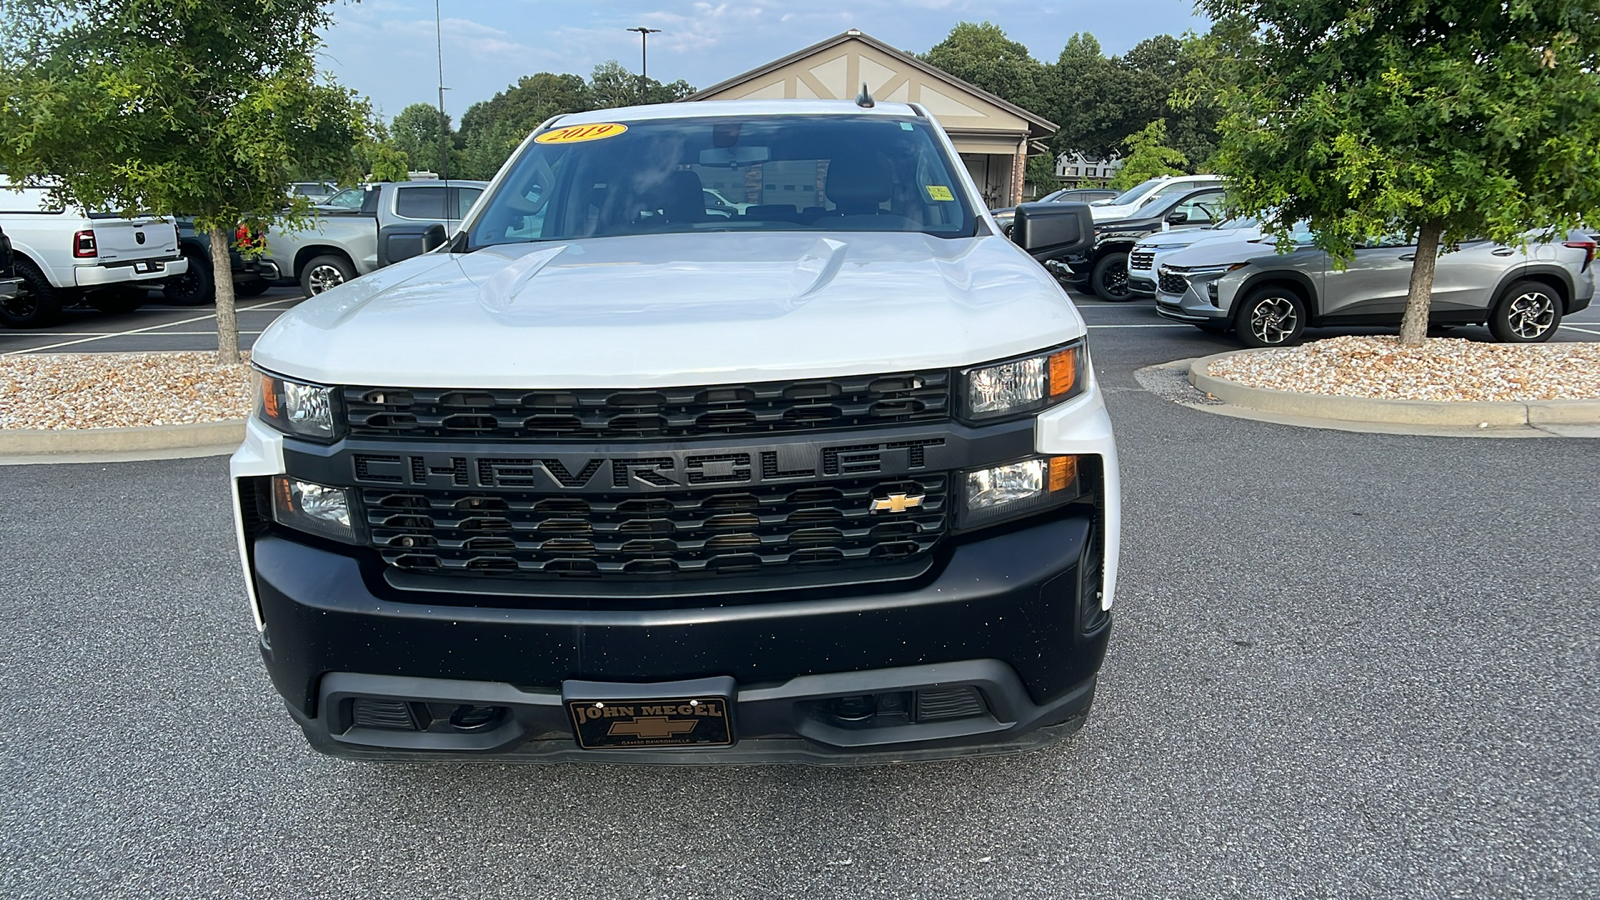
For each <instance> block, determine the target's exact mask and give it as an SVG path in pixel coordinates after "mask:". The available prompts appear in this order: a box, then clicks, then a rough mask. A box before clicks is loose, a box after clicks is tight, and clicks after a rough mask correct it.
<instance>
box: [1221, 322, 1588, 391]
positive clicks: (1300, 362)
mask: <svg viewBox="0 0 1600 900" xmlns="http://www.w3.org/2000/svg"><path fill="white" fill-rule="evenodd" d="M1206 371H1207V373H1208V374H1210V375H1213V376H1215V377H1217V378H1226V379H1228V380H1230V381H1236V382H1238V383H1239V384H1242V385H1246V386H1248V387H1257V388H1271V389H1273V390H1280V391H1294V392H1297V393H1304V394H1329V395H1333V396H1341V397H1368V398H1373V399H1380V400H1464V401H1475V400H1491V401H1492V400H1595V399H1600V343H1591V342H1582V343H1563V344H1485V343H1480V342H1477V341H1468V340H1463V339H1461V338H1430V339H1429V340H1427V341H1426V342H1424V343H1423V345H1422V346H1421V347H1402V346H1400V341H1399V339H1398V338H1395V337H1387V336H1380V337H1336V338H1329V339H1327V340H1323V341H1316V342H1314V343H1310V344H1305V345H1303V346H1299V347H1284V348H1280V349H1273V350H1260V351H1256V352H1253V353H1243V354H1239V355H1237V356H1231V357H1228V358H1227V359H1221V360H1217V361H1216V362H1213V363H1211V364H1210V366H1208V367H1207V369H1206Z"/></svg>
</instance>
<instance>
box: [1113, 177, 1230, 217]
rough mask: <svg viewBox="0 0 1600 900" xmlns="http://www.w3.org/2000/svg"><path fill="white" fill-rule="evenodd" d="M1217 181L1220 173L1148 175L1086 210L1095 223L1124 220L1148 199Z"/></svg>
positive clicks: (1210, 184)
mask: <svg viewBox="0 0 1600 900" xmlns="http://www.w3.org/2000/svg"><path fill="white" fill-rule="evenodd" d="M1221 183H1222V176H1221V175H1167V176H1163V177H1161V178H1152V179H1150V180H1149V181H1146V182H1144V183H1143V184H1141V185H1139V186H1138V187H1133V188H1129V189H1128V190H1126V191H1124V192H1122V194H1121V195H1120V196H1117V197H1113V198H1111V199H1110V200H1099V201H1096V202H1094V203H1091V204H1089V212H1090V214H1092V215H1093V216H1094V220H1095V221H1096V222H1108V221H1111V220H1113V219H1126V218H1128V217H1129V216H1131V215H1133V211H1134V210H1136V209H1138V208H1139V207H1141V206H1144V205H1145V204H1146V203H1149V202H1150V201H1151V200H1158V199H1160V198H1162V197H1167V196H1171V195H1172V194H1181V193H1183V192H1184V191H1192V190H1194V189H1195V188H1203V187H1211V186H1212V185H1217V184H1221Z"/></svg>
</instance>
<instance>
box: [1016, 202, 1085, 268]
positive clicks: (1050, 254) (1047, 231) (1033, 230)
mask: <svg viewBox="0 0 1600 900" xmlns="http://www.w3.org/2000/svg"><path fill="white" fill-rule="evenodd" d="M1013 221H1014V223H1015V224H1013V225H1012V226H1011V240H1012V241H1013V242H1015V243H1016V245H1017V246H1019V247H1021V248H1022V249H1024V250H1026V251H1028V255H1030V256H1032V257H1033V258H1034V259H1036V260H1038V261H1039V262H1047V261H1049V260H1053V259H1061V258H1063V257H1067V256H1082V255H1084V254H1086V253H1088V252H1089V250H1090V248H1092V247H1093V246H1094V216H1093V215H1091V214H1090V212H1089V204H1087V203H1024V204H1022V205H1020V206H1018V207H1017V211H1016V213H1015V214H1014V217H1013Z"/></svg>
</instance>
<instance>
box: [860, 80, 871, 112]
mask: <svg viewBox="0 0 1600 900" xmlns="http://www.w3.org/2000/svg"><path fill="white" fill-rule="evenodd" d="M856 105H857V106H859V107H861V108H862V109H871V108H872V107H873V106H874V105H875V104H874V103H873V102H872V92H871V91H869V90H867V83H866V82H865V81H863V82H861V93H859V94H857V95H856Z"/></svg>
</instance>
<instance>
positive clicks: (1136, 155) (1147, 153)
mask: <svg viewBox="0 0 1600 900" xmlns="http://www.w3.org/2000/svg"><path fill="white" fill-rule="evenodd" d="M1122 143H1123V144H1124V145H1126V146H1127V148H1128V152H1127V155H1125V156H1124V157H1123V160H1122V168H1120V169H1118V170H1117V174H1116V175H1115V176H1114V177H1113V178H1112V179H1111V184H1110V187H1111V188H1112V189H1113V190H1118V191H1125V190H1127V189H1128V188H1131V187H1133V186H1134V185H1136V184H1142V183H1143V182H1145V181H1148V180H1150V179H1152V178H1160V177H1161V176H1163V175H1182V174H1183V169H1182V166H1183V165H1185V164H1186V163H1188V162H1189V159H1188V157H1186V156H1184V155H1183V154H1182V153H1180V152H1178V151H1177V150H1174V149H1173V148H1171V147H1168V146H1167V120H1166V119H1157V120H1155V121H1154V122H1151V123H1150V124H1149V125H1146V126H1145V127H1144V128H1143V129H1141V130H1140V131H1139V132H1138V133H1137V134H1130V135H1128V137H1127V138H1126V139H1125V140H1124V141H1123V142H1122Z"/></svg>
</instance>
